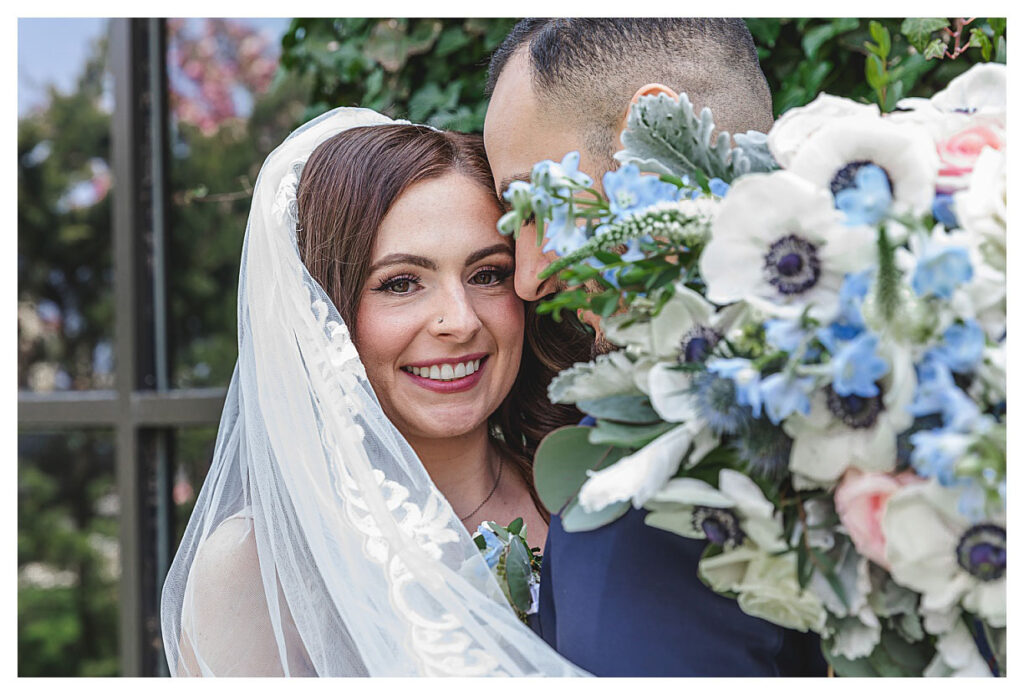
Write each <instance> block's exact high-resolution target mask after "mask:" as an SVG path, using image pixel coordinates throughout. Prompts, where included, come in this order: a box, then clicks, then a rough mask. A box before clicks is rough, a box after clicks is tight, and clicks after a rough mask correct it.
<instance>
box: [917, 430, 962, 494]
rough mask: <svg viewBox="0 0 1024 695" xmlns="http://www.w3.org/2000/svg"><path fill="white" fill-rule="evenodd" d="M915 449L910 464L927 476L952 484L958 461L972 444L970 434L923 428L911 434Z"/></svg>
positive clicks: (947, 484) (944, 483)
mask: <svg viewBox="0 0 1024 695" xmlns="http://www.w3.org/2000/svg"><path fill="white" fill-rule="evenodd" d="M910 443H911V444H913V446H914V450H913V451H912V452H911V453H910V465H912V466H913V467H914V470H916V471H917V472H918V473H919V474H920V475H922V476H924V477H925V478H935V479H936V480H938V481H939V483H940V484H942V485H946V486H949V485H952V484H953V482H954V480H955V478H956V473H955V472H954V469H955V467H956V462H957V461H959V460H960V459H961V458H963V456H964V454H966V453H967V448H968V447H969V446H970V443H971V437H970V435H967V434H963V433H960V432H953V431H950V430H949V429H947V428H941V429H935V430H922V431H920V432H916V433H914V434H912V435H910Z"/></svg>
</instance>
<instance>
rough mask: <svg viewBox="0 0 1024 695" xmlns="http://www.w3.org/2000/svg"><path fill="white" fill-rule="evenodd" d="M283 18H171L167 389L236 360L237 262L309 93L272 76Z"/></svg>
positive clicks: (227, 374) (213, 379)
mask: <svg viewBox="0 0 1024 695" xmlns="http://www.w3.org/2000/svg"><path fill="white" fill-rule="evenodd" d="M289 21H290V20H287V19H274V20H270V19H262V20H251V19H187V20H186V19H170V20H168V22H167V31H168V37H167V51H168V55H167V70H168V83H169V88H170V97H169V103H170V109H171V116H170V128H171V133H170V150H171V164H170V181H171V194H170V195H171V204H170V225H171V229H170V234H169V240H168V265H167V278H168V293H169V299H168V307H169V316H168V328H169V332H170V334H171V336H172V342H173V355H174V357H173V360H172V368H171V369H172V374H171V383H172V385H174V386H175V387H179V388H183V387H190V386H218V385H227V383H228V381H230V379H231V372H232V369H233V367H234V363H235V358H236V353H237V342H236V323H237V315H236V302H237V294H238V261H239V257H240V256H241V250H242V237H243V236H244V234H245V224H246V220H247V219H248V215H249V204H250V200H251V198H250V196H251V194H252V187H253V185H254V184H255V182H256V177H257V175H258V174H259V170H260V166H261V165H262V163H263V160H264V159H265V158H266V156H267V155H268V154H269V153H270V151H271V150H273V149H274V148H275V147H276V146H277V145H278V144H279V143H280V142H281V140H283V139H284V137H285V136H286V135H287V134H288V133H289V132H290V131H291V130H292V129H293V128H294V127H295V126H296V125H297V122H298V119H299V118H300V117H301V114H302V112H303V108H304V103H303V102H304V98H305V95H306V94H307V90H305V89H304V88H303V87H302V86H301V82H300V81H298V80H294V79H292V80H286V81H280V82H275V81H274V79H273V78H274V75H275V72H276V70H277V60H278V54H279V53H280V37H281V35H282V34H283V33H284V31H285V29H286V28H287V27H288V23H289Z"/></svg>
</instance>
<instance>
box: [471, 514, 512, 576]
mask: <svg viewBox="0 0 1024 695" xmlns="http://www.w3.org/2000/svg"><path fill="white" fill-rule="evenodd" d="M476 530H477V532H478V533H479V534H480V535H481V536H483V537H484V541H485V542H486V543H487V548H486V550H484V551H483V552H484V560H485V561H486V562H487V566H488V567H490V568H491V569H494V567H495V565H497V564H498V560H499V559H500V558H501V553H502V551H503V550H505V545H504V544H503V543H502V542H501V539H500V538H498V536H497V534H495V533H494V531H492V530H491V529H490V527H489V526H487V524H486V523H483V524H480V525H479V526H478V527H477V529H476Z"/></svg>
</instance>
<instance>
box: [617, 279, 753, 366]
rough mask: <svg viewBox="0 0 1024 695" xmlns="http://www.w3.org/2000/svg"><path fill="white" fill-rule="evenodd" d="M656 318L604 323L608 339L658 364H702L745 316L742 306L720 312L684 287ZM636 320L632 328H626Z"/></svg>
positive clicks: (619, 318) (627, 316)
mask: <svg viewBox="0 0 1024 695" xmlns="http://www.w3.org/2000/svg"><path fill="white" fill-rule="evenodd" d="M674 289H675V291H674V293H673V294H672V298H671V299H669V300H668V301H667V302H666V303H665V306H663V307H662V308H661V311H660V312H659V313H658V315H657V316H655V317H653V318H646V319H645V318H641V319H640V320H634V319H636V317H635V316H632V315H631V314H620V315H617V316H612V317H610V318H608V319H605V321H604V329H605V337H606V338H607V339H608V340H610V341H611V342H613V343H615V344H616V345H621V346H623V347H625V348H626V349H627V350H629V351H630V353H632V354H636V355H640V356H644V357H652V358H654V359H656V360H673V361H675V360H680V361H686V362H700V361H702V360H703V358H704V357H705V356H706V355H707V354H708V352H709V351H710V350H711V349H712V348H714V346H715V344H716V343H717V342H718V341H719V340H721V339H722V338H723V337H724V336H725V335H726V334H727V332H728V331H730V330H731V329H732V327H733V326H734V325H735V324H736V323H737V322H738V321H739V320H740V319H741V318H742V317H743V316H744V314H745V310H746V307H745V305H743V304H737V305H734V306H730V307H726V308H725V309H722V310H721V311H717V310H716V308H715V305H714V304H712V303H711V302H709V301H708V300H706V299H704V297H702V296H701V295H700V294H699V293H698V292H694V291H693V290H691V289H690V288H689V287H687V286H686V285H684V284H683V283H677V284H676V286H675V288H674ZM630 320H633V322H632V324H631V325H628V326H627V325H625V324H627V323H628V322H629V321H630Z"/></svg>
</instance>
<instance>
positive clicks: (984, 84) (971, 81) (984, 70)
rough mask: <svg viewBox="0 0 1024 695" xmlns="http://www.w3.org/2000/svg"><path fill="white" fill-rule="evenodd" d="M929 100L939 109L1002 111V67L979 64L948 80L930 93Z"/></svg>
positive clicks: (1004, 92) (1003, 104)
mask: <svg viewBox="0 0 1024 695" xmlns="http://www.w3.org/2000/svg"><path fill="white" fill-rule="evenodd" d="M931 101H932V104H934V105H935V107H936V108H938V109H940V110H942V111H955V112H960V113H998V112H1000V111H1006V66H1005V65H1001V64H999V63H979V64H977V65H975V66H973V67H972V68H971V69H970V70H967V71H966V72H964V73H963V74H962V75H958V76H956V77H954V78H953V79H952V80H950V81H949V84H948V85H946V88H945V89H943V90H942V91H940V92H936V93H935V95H934V96H932V99H931Z"/></svg>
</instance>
